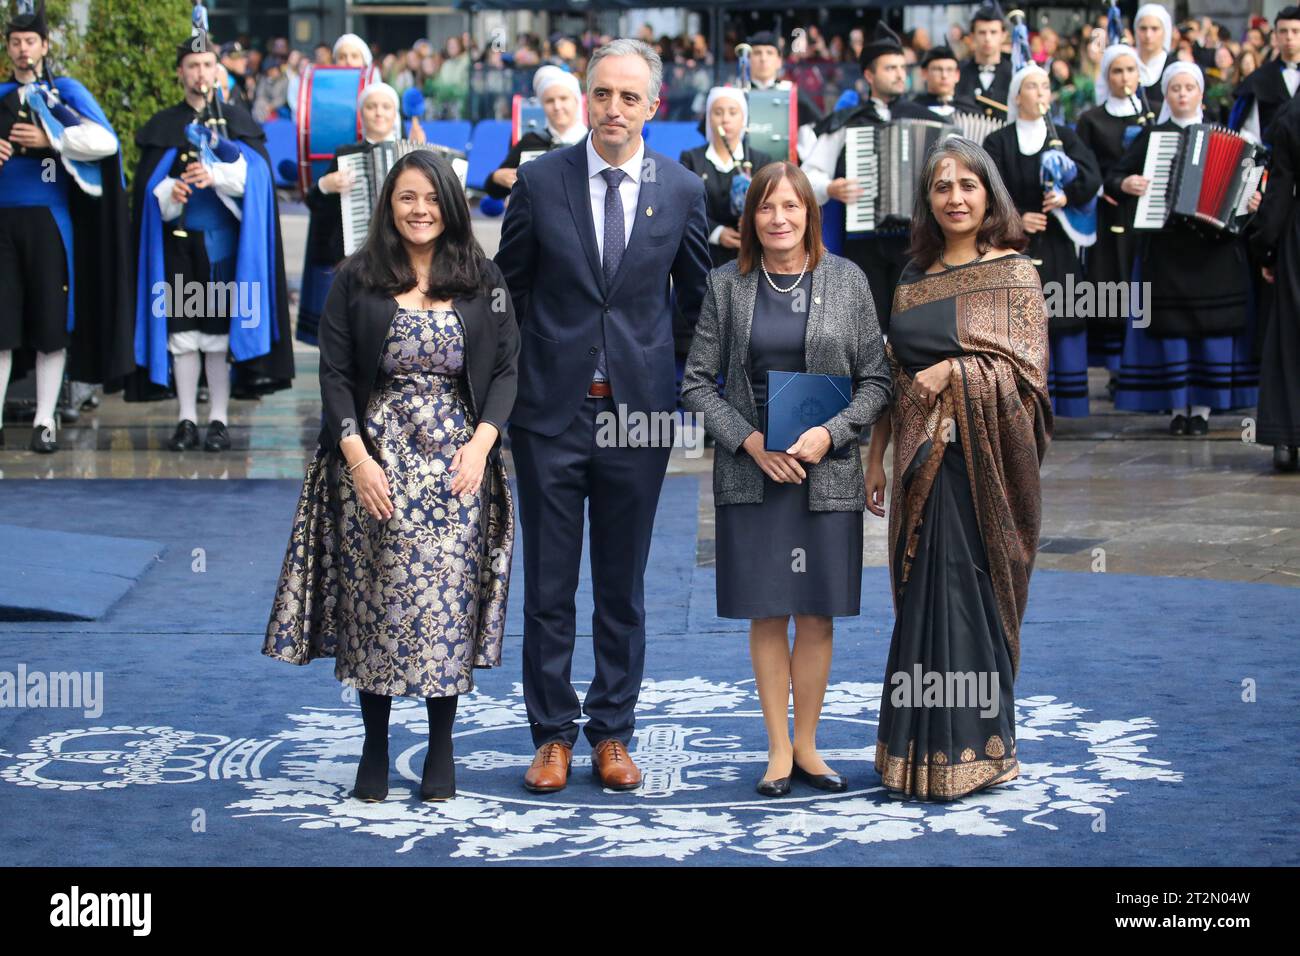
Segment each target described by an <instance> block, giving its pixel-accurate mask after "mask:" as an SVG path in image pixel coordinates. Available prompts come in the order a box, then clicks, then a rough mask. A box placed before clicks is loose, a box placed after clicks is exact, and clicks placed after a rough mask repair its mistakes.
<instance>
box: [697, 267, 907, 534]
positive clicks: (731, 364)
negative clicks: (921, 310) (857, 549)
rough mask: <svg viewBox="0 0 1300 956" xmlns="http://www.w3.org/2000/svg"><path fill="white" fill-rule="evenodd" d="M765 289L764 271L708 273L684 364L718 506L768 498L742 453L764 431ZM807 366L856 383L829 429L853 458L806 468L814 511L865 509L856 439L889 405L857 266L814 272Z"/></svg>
mask: <svg viewBox="0 0 1300 956" xmlns="http://www.w3.org/2000/svg"><path fill="white" fill-rule="evenodd" d="M762 281H763V273H762V270H761V269H754V270H753V271H752V272H751V273H750V274H749V275H747V276H743V275H741V274H740V271H739V270H738V269H737V268H736V263H735V262H729V263H727V264H726V265H723V266H720V267H719V268H717V269H714V270H713V271H712V272H711V273H709V279H708V287H707V289H706V291H705V294H704V304H703V305H702V306H701V308H700V317H699V323H698V325H697V326H696V328H695V338H694V340H693V341H692V342H691V351H690V355H689V356H688V357H687V359H686V374H685V377H684V379H683V381H682V404H683V405H685V407H686V409H687V410H688V411H691V412H697V413H699V414H701V415H702V416H703V421H704V428H705V430H706V431H707V432H708V433H709V434H710V435H711V436H713V439H714V441H715V443H716V445H715V448H714V455H713V498H714V503H715V504H718V505H732V504H750V503H758V502H761V501H762V500H763V471H762V469H760V468H759V467H758V464H757V462H755V461H754V460H753V459H752V458H750V457H749V454H748V453H747V452H745V451H743V450H742V449H741V447H740V446H741V444H742V443H743V442H744V441H745V439H746V438H747V437H748V436H749V434H750V432H752V431H755V430H758V431H762V423H761V422H759V420H758V412H757V409H756V407H755V402H754V391H753V388H752V387H751V386H750V360H749V332H750V326H751V323H752V322H753V319H754V301H755V299H756V298H757V294H758V283H760V282H762ZM804 360H805V363H806V368H807V370H808V371H809V372H821V373H824V374H828V375H849V376H852V379H853V399H852V401H851V402H850V403H849V405H848V407H847V408H845V409H844V411H842V412H840V413H839V414H838V415H836V416H835V417H833V418H832V419H831V420H830V421H828V422H826V429H827V430H828V431H829V432H830V434H831V442H832V447H833V448H834V449H840V448H843V447H844V446H845V445H848V444H852V445H853V450H854V452H855V453H854V454H851V455H849V456H848V457H846V458H833V457H831V455H830V453H827V455H826V457H824V458H823V459H822V460H821V461H820V462H818V463H817V464H815V465H807V464H805V465H804V470H805V472H807V475H808V477H807V478H806V479H805V480H806V481H807V482H808V483H809V487H808V508H809V510H811V511H861V510H863V509H864V508H865V507H866V504H867V495H866V486H865V482H864V480H863V475H862V460H861V458H860V456H859V455H858V454H856V451H857V443H858V437H859V435H860V434H861V432H862V429H863V428H869V427H870V426H871V425H873V424H874V423H875V421H876V419H877V418H878V417H880V414H881V413H882V412H883V411H884V410H885V409H886V407H888V405H889V400H890V393H891V382H890V375H889V364H888V362H887V361H886V360H885V344H884V341H883V339H882V338H881V336H880V326H879V324H878V323H877V321H876V308H875V305H874V303H873V300H872V298H871V290H870V288H869V287H868V285H867V277H866V276H865V275H863V274H862V270H861V269H859V268H858V267H857V266H856V265H854V264H853V263H852V262H850V261H849V260H847V259H843V258H841V257H839V256H836V255H832V254H831V253H826V254H825V255H824V256H823V257H822V260H821V262H819V263H818V264H817V267H816V268H815V269H814V270H813V274H812V301H811V302H810V303H808V323H807V332H806V334H805V337H804ZM719 373H725V376H726V379H725V382H726V393H727V394H726V398H723V397H722V395H721V394H719V390H718V375H719Z"/></svg>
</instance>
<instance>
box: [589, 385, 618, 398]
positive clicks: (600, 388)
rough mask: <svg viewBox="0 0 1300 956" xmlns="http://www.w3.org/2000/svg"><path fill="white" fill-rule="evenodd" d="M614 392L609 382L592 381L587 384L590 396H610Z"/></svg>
mask: <svg viewBox="0 0 1300 956" xmlns="http://www.w3.org/2000/svg"><path fill="white" fill-rule="evenodd" d="M613 394H614V390H613V389H612V388H610V385H609V382H592V383H591V384H590V385H588V386H587V397H588V398H609V397H610V396H612V395H613Z"/></svg>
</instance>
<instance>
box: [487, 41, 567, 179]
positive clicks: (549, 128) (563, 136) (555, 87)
mask: <svg viewBox="0 0 1300 956" xmlns="http://www.w3.org/2000/svg"><path fill="white" fill-rule="evenodd" d="M533 95H534V96H535V97H537V99H538V100H540V101H541V104H542V111H543V112H544V113H545V114H546V128H545V129H543V130H541V131H540V132H539V131H535V130H529V131H528V132H527V133H525V134H524V135H523V136H521V137H520V138H519V142H517V143H515V145H514V146H512V147H511V148H510V152H509V153H508V154H507V155H506V158H505V160H504V161H503V162H502V163H501V165H500V166H499V167H497V169H496V171H495V172H493V173H492V175H491V176H489V177H488V179H487V183H486V184H485V186H484V189H485V190H486V192H487V194H488V195H489V196H491V197H492V198H493V199H505V198H506V197H507V196H509V195H510V190H511V189H512V188H513V187H514V185H515V179H517V178H518V176H519V161H520V157H521V156H522V154H523V153H526V152H548V151H549V150H552V149H559V148H560V147H561V146H572V145H573V144H575V143H580V142H582V141H583V139H585V138H586V136H587V123H586V120H585V117H583V115H582V89H581V87H580V86H579V85H578V78H577V77H576V76H574V75H573V74H572V73H569V72H567V71H565V70H562V69H560V68H559V67H558V66H551V65H547V66H543V67H541V68H540V69H539V70H538V71H537V72H536V73H534V74H533Z"/></svg>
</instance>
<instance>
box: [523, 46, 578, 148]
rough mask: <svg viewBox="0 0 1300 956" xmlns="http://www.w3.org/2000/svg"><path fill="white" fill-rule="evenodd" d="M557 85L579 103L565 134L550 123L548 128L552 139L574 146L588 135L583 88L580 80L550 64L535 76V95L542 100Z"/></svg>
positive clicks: (539, 70)
mask: <svg viewBox="0 0 1300 956" xmlns="http://www.w3.org/2000/svg"><path fill="white" fill-rule="evenodd" d="M557 83H558V84H560V85H561V86H563V87H565V88H566V89H568V90H569V92H571V93H572V94H573V98H574V99H575V100H577V101H578V106H577V108H576V109H575V110H574V111H573V125H572V126H570V127H569V128H568V129H567V130H565V131H564V132H563V133H561V132H560V131H559V130H558V129H555V128H554V127H553V126H551V124H550V123H549V122H548V123H547V124H546V128H547V129H549V130H550V131H551V137H552V139H554V140H556V141H557V142H560V143H564V144H566V145H572V144H573V143H576V142H578V141H580V140H582V139H584V138H585V137H586V135H587V121H586V118H585V117H584V116H583V115H582V86H581V85H580V84H579V83H578V78H577V77H576V76H574V75H573V74H572V73H570V72H568V71H567V70H561V69H560V68H559V67H558V66H555V65H554V64H552V63H548V64H546V65H545V66H543V67H540V68H539V69H538V70H537V72H536V73H534V74H533V95H534V96H536V97H537V98H538V99H539V100H540V99H541V98H542V95H543V94H545V92H546V91H547V90H549V89H550V88H551V87H552V86H555V84H557Z"/></svg>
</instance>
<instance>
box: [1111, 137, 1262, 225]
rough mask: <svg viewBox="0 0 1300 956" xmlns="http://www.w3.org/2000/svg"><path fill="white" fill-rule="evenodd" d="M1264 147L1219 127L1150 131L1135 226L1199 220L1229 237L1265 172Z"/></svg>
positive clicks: (1244, 218)
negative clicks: (1144, 189) (1143, 185)
mask: <svg viewBox="0 0 1300 956" xmlns="http://www.w3.org/2000/svg"><path fill="white" fill-rule="evenodd" d="M1264 160H1265V153H1264V150H1262V149H1260V148H1259V147H1258V146H1255V145H1254V144H1252V143H1249V142H1247V141H1246V140H1245V139H1243V138H1242V137H1241V136H1238V135H1237V134H1236V133H1233V132H1231V131H1229V130H1226V129H1223V128H1222V127H1219V126H1211V125H1209V124H1207V123H1194V124H1192V125H1191V126H1188V127H1186V128H1185V129H1183V130H1153V131H1152V132H1151V134H1150V139H1149V141H1148V143H1147V155H1146V159H1145V160H1144V161H1143V165H1142V176H1143V177H1144V178H1145V179H1147V180H1148V181H1149V185H1148V186H1147V191H1146V193H1144V194H1143V195H1141V196H1139V197H1138V201H1137V208H1136V210H1135V211H1134V216H1133V228H1134V229H1163V228H1164V227H1165V226H1167V225H1171V224H1173V223H1177V222H1193V223H1203V224H1205V225H1207V226H1209V227H1211V228H1213V229H1217V230H1221V231H1223V232H1228V233H1232V234H1234V235H1236V234H1238V233H1240V232H1241V231H1242V229H1244V228H1245V226H1246V223H1247V222H1249V221H1250V212H1249V211H1248V210H1247V208H1246V205H1247V203H1249V202H1250V197H1251V196H1253V195H1254V194H1255V191H1256V190H1257V189H1258V188H1259V183H1260V179H1261V178H1262V177H1263V175H1264Z"/></svg>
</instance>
